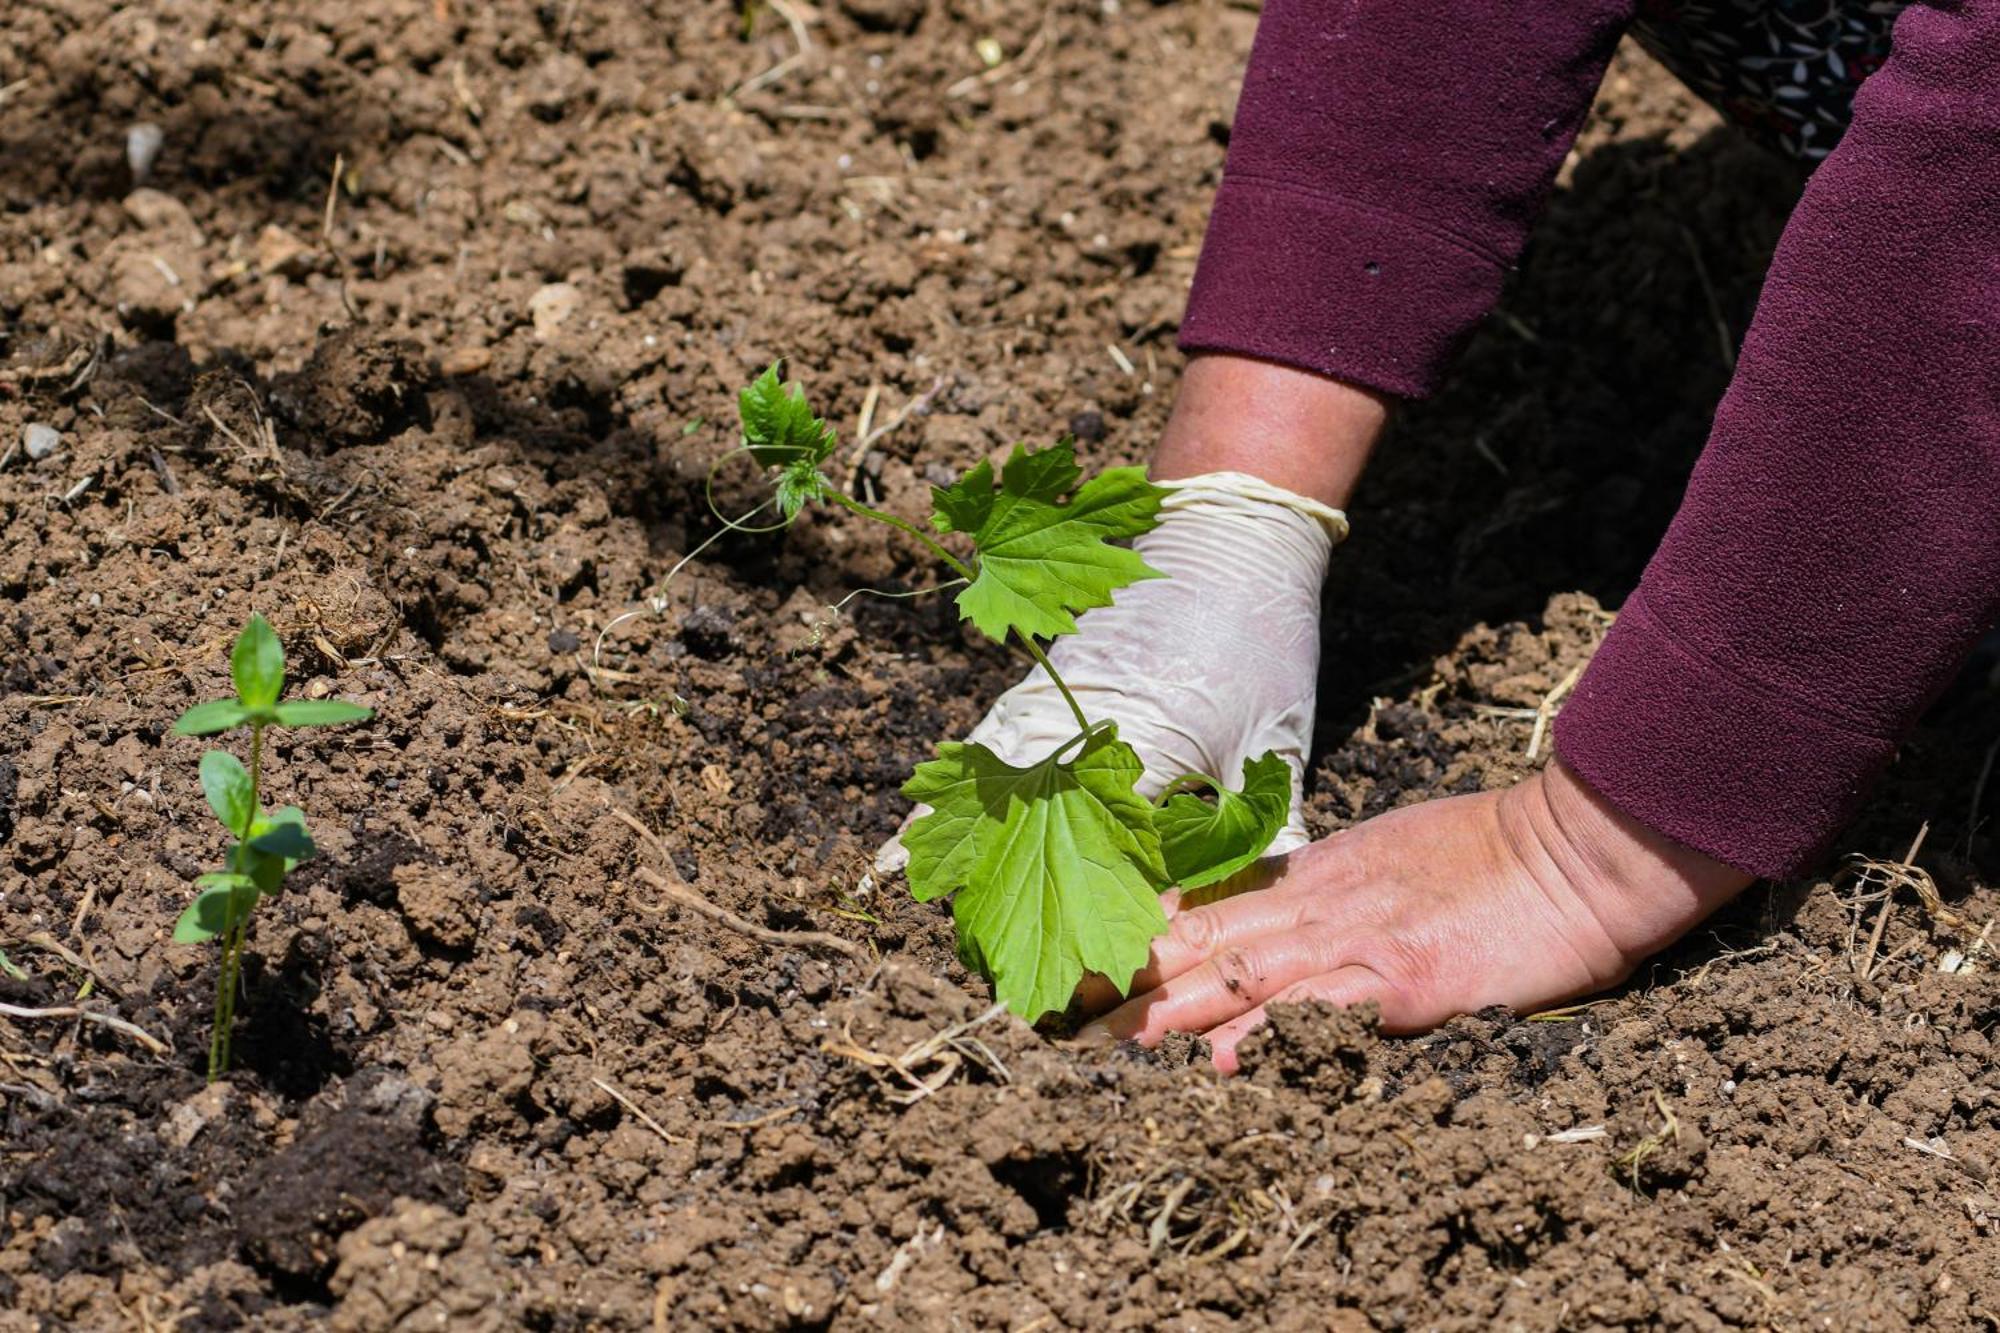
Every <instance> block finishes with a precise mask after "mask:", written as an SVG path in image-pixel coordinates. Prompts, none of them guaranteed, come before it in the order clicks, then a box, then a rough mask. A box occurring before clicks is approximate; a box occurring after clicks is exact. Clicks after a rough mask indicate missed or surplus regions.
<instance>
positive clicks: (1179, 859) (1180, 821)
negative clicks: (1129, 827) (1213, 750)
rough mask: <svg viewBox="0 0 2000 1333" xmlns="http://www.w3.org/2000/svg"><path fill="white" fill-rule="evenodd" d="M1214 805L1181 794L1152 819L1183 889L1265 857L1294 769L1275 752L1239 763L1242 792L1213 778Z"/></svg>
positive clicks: (1287, 802)
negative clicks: (1230, 788)
mask: <svg viewBox="0 0 2000 1333" xmlns="http://www.w3.org/2000/svg"><path fill="white" fill-rule="evenodd" d="M1202 781H1203V782H1205V783H1207V784H1208V785H1210V786H1212V787H1213V788H1214V790H1215V803H1214V804H1212V805H1211V804H1210V803H1209V802H1207V801H1204V800H1202V799H1201V798H1200V797H1199V796H1194V795H1190V794H1188V793H1185V792H1184V793H1181V794H1179V795H1175V796H1169V797H1168V798H1167V800H1166V803H1165V804H1164V805H1162V806H1161V807H1160V809H1159V810H1158V811H1157V812H1156V813H1155V814H1154V815H1153V826H1154V827H1155V828H1157V829H1158V830H1159V833H1160V849H1161V852H1162V854H1163V855H1164V857H1165V859H1166V863H1167V875H1168V877H1169V878H1170V879H1171V880H1172V881H1173V882H1174V883H1175V884H1177V885H1179V886H1180V887H1181V888H1183V889H1198V888H1201V887H1203V886H1204V885H1208V884H1217V883H1220V882H1221V881H1223V880H1225V879H1228V878H1229V877H1230V876H1231V875H1233V874H1235V873H1236V872H1237V871H1239V870H1241V869H1243V868H1244V867H1245V866H1247V865H1249V864H1250V863H1251V862H1253V861H1255V860H1256V859H1257V858H1258V857H1260V856H1262V855H1263V854H1264V849H1265V848H1266V847H1269V846H1270V845H1271V840H1272V839H1273V838H1275V837H1277V836H1278V830H1279V829H1282V828H1283V827H1284V826H1285V817H1286V816H1287V815H1288V814H1290V813H1291V808H1292V769H1291V765H1289V764H1287V763H1286V762H1285V761H1284V760H1283V759H1280V758H1279V757H1278V755H1277V752H1276V751H1273V750H1266V751H1265V752H1264V755H1263V757H1262V758H1260V759H1251V760H1247V761H1245V762H1244V765H1243V790H1242V791H1240V792H1236V791H1231V790H1229V789H1228V788H1227V787H1224V786H1222V785H1221V784H1220V783H1217V782H1215V781H1214V780H1213V779H1210V778H1204V779H1202Z"/></svg>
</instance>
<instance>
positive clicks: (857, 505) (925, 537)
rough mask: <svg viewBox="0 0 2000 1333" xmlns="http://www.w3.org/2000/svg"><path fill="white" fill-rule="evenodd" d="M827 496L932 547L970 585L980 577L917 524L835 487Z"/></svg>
mask: <svg viewBox="0 0 2000 1333" xmlns="http://www.w3.org/2000/svg"><path fill="white" fill-rule="evenodd" d="M826 495H827V498H828V499H830V500H832V501H833V502H834V503H835V504H838V505H841V506H843V507H845V508H847V509H851V510H853V511H854V512H855V513H857V514H859V515H861V516H862V517H863V518H872V519H874V520H875V521H876V522H877V523H887V524H888V525H889V526H890V527H892V528H895V529H897V530H898V531H900V532H905V533H908V534H909V535H910V536H912V537H915V538H916V539H917V540H918V541H920V542H922V543H923V544H924V545H925V546H928V547H930V549H931V554H933V555H935V556H936V557H937V558H938V559H940V560H942V561H944V562H945V563H946V564H947V565H950V566H951V567H952V570H953V572H954V573H956V574H957V575H958V576H959V577H960V578H962V579H964V580H965V581H966V582H968V583H970V582H971V581H972V580H973V579H975V578H977V577H978V575H977V574H975V573H973V570H972V566H970V565H968V564H966V563H965V562H964V561H963V560H960V559H959V558H958V557H957V556H955V555H953V554H952V553H951V552H950V551H947V550H945V549H944V547H942V546H940V545H938V543H937V542H936V541H935V540H934V539H933V538H932V537H931V535H930V534H929V533H928V532H925V531H924V530H923V529H922V528H920V527H918V526H917V525H916V524H914V523H911V522H908V521H906V520H904V519H900V518H897V517H896V516H895V515H894V514H885V513H883V512H882V511H881V510H879V509H870V508H869V507H868V506H867V505H865V504H862V503H861V502H860V501H859V500H856V499H854V498H852V497H851V496H849V495H847V494H846V493H844V492H842V491H840V490H837V489H835V488H833V487H828V488H827V491H826Z"/></svg>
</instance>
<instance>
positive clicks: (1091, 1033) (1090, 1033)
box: [1070, 1023, 1118, 1048]
mask: <svg viewBox="0 0 2000 1333" xmlns="http://www.w3.org/2000/svg"><path fill="white" fill-rule="evenodd" d="M1117 1040H1118V1038H1116V1037H1114V1036H1112V1035H1111V1029H1110V1028H1109V1027H1107V1026H1105V1025H1104V1024H1103V1023H1085V1024H1084V1025H1083V1026H1082V1027H1080V1028H1078V1029H1077V1030H1076V1036H1074V1037H1072V1038H1070V1043H1071V1044H1072V1045H1075V1046H1082V1047H1086V1048H1096V1047H1101V1046H1110V1045H1113V1044H1115V1043H1116V1042H1117Z"/></svg>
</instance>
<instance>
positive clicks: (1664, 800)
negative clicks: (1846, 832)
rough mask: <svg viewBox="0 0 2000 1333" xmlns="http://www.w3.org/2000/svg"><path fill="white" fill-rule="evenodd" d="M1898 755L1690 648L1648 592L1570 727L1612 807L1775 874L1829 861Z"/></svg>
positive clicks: (1587, 769)
mask: <svg viewBox="0 0 2000 1333" xmlns="http://www.w3.org/2000/svg"><path fill="white" fill-rule="evenodd" d="M1642 592H1643V590H1642ZM1895 749H1896V746H1895V743H1894V742H1893V741H1891V740H1885V739H1883V738H1881V737H1879V736H1871V735H1866V734H1863V733H1861V732H1858V731H1855V730H1853V729H1851V728H1848V727H1846V726H1843V725H1842V724H1841V723H1839V722H1838V721H1836V720H1834V719H1831V718H1829V717H1827V716H1826V715H1825V714H1824V713H1823V712H1820V711H1817V710H1815V709H1813V708H1812V707H1811V706H1810V705H1808V704H1805V703H1803V702H1801V701H1799V700H1796V699H1792V698H1789V697H1787V696H1785V695H1782V694H1778V693H1776V692H1775V691H1773V690H1771V689H1769V688H1768V687H1765V686H1762V685H1758V684H1756V683H1754V682H1753V681H1751V680H1749V679H1748V678H1746V677H1744V676H1741V675H1739V674H1737V673H1736V672H1734V671H1731V670H1730V669H1728V668H1727V667H1724V666H1722V665H1720V664H1718V663H1716V662H1713V661H1710V660H1708V659H1707V658H1705V657H1701V656H1698V655H1696V654H1695V653H1693V652H1692V651H1690V650H1689V649H1687V648H1685V647H1683V646H1682V645H1681V643H1680V642H1679V641H1678V640H1677V639H1676V638H1675V637H1674V635H1673V633H1672V632H1671V631H1670V630H1668V629H1667V628H1666V626H1664V625H1663V624H1662V623H1661V622H1660V620H1659V619H1658V618H1657V617H1656V616H1655V615H1654V614H1653V613H1652V611H1651V610H1650V608H1648V607H1647V605H1646V603H1645V601H1644V599H1643V595H1642V593H1635V594H1633V596H1632V598H1631V600H1630V601H1628V602H1627V603H1626V604H1625V609H1624V610H1623V611H1621V612H1620V613H1619V615H1618V622H1617V624H1615V625H1613V626H1612V628H1611V632H1610V634H1609V635H1608V636H1607V637H1606V638H1605V640H1604V643H1603V645H1602V646H1601V647H1600V648H1599V649H1598V650H1597V656H1596V657H1595V658H1594V659H1593V660H1592V662H1591V664H1590V667H1589V669H1588V670H1587V671H1585V672H1584V675H1583V679H1582V680H1580V681H1579V682H1578V683H1577V687H1576V692H1575V693H1574V694H1573V695H1572V696H1571V698H1570V699H1569V701H1568V702H1567V703H1565V704H1564V705H1563V709H1562V712H1561V714H1560V715H1559V716H1558V717H1557V719H1556V752H1557V753H1558V754H1559V755H1561V757H1562V759H1563V762H1564V763H1566V764H1568V765H1569V766H1570V767H1571V768H1572V769H1574V770H1575V771H1576V773H1577V774H1578V775H1579V776H1580V777H1582V778H1583V780H1584V781H1585V782H1587V783H1589V784H1590V786H1591V787H1592V788H1593V789H1594V790H1595V791H1597V792H1598V793H1599V794H1600V795H1602V796H1603V797H1604V798H1605V799H1606V800H1608V801H1610V802H1611V803H1612V804H1613V805H1615V806H1617V807H1618V808H1619V809H1620V810H1623V811H1624V812H1625V813H1626V814H1628V815H1631V816H1632V817H1633V818H1634V819H1637V820H1638V821H1639V822H1640V823H1642V824H1645V825H1647V826H1648V827H1650V828H1653V829H1656V830H1658V831H1659V832H1661V833H1664V834H1666V835H1667V836H1668V837H1670V838H1672V839H1673V840H1674V841H1676V842H1678V843H1681V844H1683V845H1684V846H1688V847H1692V848H1694V849H1695V850H1696V851H1698V852H1704V853H1706V854H1708V855H1709V856H1712V857H1714V858H1716V859H1717V860H1718V861H1722V862H1725V863H1727V864H1729V865H1733V866H1735V867H1737V868H1738V869H1739V870H1744V871H1748V872H1749V873H1751V874H1755V875H1762V876H1765V877H1766V878H1771V879H1783V878H1786V877H1789V876H1792V875H1796V874H1798V873H1800V872H1801V871H1803V870H1805V869H1807V868H1808V867H1810V866H1811V865H1812V864H1813V862H1814V861H1816V860H1818V859H1819V858H1820V857H1821V856H1823V855H1824V854H1825V852H1826V850H1827V847H1828V846H1829V845H1830V844H1831V842H1832V841H1833V838H1834V837H1835V835H1836V834H1838V833H1839V832H1840V831H1841V829H1842V828H1844V827H1845V826H1846V824H1847V822H1848V821H1849V820H1850V819H1852V818H1853V816H1854V812H1855V810H1856V809H1857V808H1858V807H1859V805H1860V803H1861V800H1862V797H1863V796H1864V794H1865V793H1866V792H1867V789H1868V788H1869V786H1870V785H1871V784H1872V783H1873V781H1874V779H1875V778H1876V776H1877V775H1879V774H1880V773H1881V771H1882V770H1883V769H1884V768H1885V767H1887V766H1888V763H1889V761H1890V759H1891V758H1892V757H1893V756H1894V754H1895Z"/></svg>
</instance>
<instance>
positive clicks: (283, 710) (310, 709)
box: [271, 699, 375, 727]
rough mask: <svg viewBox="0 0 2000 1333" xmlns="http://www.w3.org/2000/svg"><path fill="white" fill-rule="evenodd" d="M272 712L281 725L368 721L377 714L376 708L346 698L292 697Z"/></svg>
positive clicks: (318, 725)
mask: <svg viewBox="0 0 2000 1333" xmlns="http://www.w3.org/2000/svg"><path fill="white" fill-rule="evenodd" d="M271 712H272V716H273V717H275V718H276V719H277V722H278V725H279V726H281V727H333V726H338V725H340V724H341V723H343V722H366V721H367V720H368V719H369V718H371V717H373V716H375V710H374V709H372V708H363V707H362V706H361V705H360V704H351V703H348V702H347V701H346V700H345V699H292V700H289V701H287V702H285V703H281V704H279V705H278V706H277V707H276V708H274V709H272V710H271Z"/></svg>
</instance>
